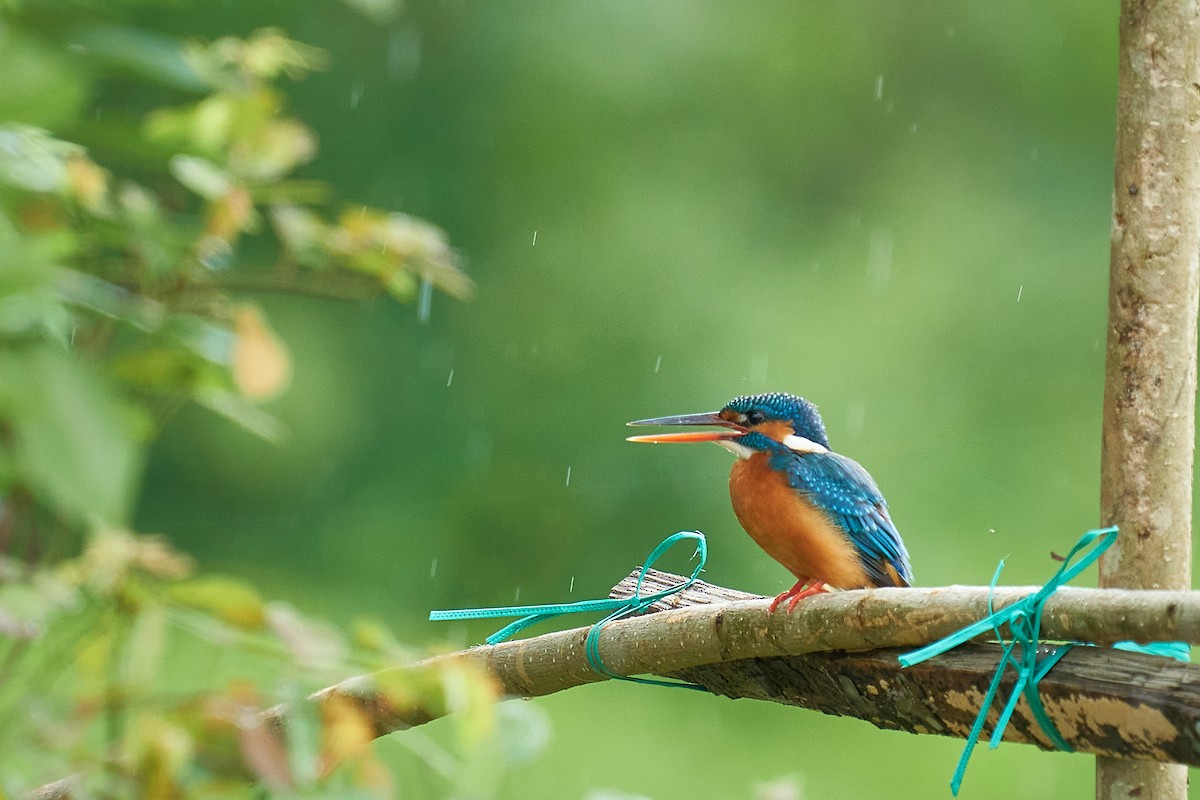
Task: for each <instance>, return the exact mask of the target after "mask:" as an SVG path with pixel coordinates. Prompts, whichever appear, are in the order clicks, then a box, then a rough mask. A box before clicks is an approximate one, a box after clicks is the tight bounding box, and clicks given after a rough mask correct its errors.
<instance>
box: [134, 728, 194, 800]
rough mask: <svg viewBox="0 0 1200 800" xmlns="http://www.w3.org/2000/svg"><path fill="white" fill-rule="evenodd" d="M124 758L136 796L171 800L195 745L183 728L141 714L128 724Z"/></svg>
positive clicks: (182, 777) (178, 791)
mask: <svg viewBox="0 0 1200 800" xmlns="http://www.w3.org/2000/svg"><path fill="white" fill-rule="evenodd" d="M125 750H126V752H125V758H126V759H127V760H128V763H130V764H131V765H132V768H133V773H134V776H135V777H136V778H137V781H138V787H137V796H138V797H142V798H146V800H174V798H177V797H179V796H180V795H181V794H182V789H183V786H182V782H183V780H184V778H185V771H186V770H187V769H188V767H189V764H190V761H191V759H192V756H193V754H194V750H195V745H194V743H193V741H192V737H191V736H190V735H189V734H188V732H187V731H186V730H184V728H183V727H181V726H179V725H176V724H173V723H171V722H169V721H167V720H166V719H164V718H162V717H161V716H158V715H153V714H148V713H142V714H138V715H136V716H135V717H134V718H133V719H132V720H130V722H129V733H128V735H127V737H126V743H125Z"/></svg>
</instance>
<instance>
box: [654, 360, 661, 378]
mask: <svg viewBox="0 0 1200 800" xmlns="http://www.w3.org/2000/svg"><path fill="white" fill-rule="evenodd" d="M661 367H662V356H659V357H658V358H656V359H655V360H654V374H655V375H657V374H658V370H659V368H661Z"/></svg>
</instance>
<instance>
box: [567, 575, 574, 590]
mask: <svg viewBox="0 0 1200 800" xmlns="http://www.w3.org/2000/svg"><path fill="white" fill-rule="evenodd" d="M574 593H575V576H574V575H572V576H571V586H570V588H569V589H567V594H574Z"/></svg>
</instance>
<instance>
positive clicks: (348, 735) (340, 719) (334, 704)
mask: <svg viewBox="0 0 1200 800" xmlns="http://www.w3.org/2000/svg"><path fill="white" fill-rule="evenodd" d="M321 734H322V735H321V763H322V772H324V773H328V772H331V771H332V770H333V769H334V768H335V767H337V766H338V765H339V764H341V763H342V762H344V761H349V760H356V759H360V758H362V757H363V756H366V755H369V754H370V752H371V742H372V741H373V740H374V739H375V726H374V725H373V724H372V722H371V720H370V718H368V717H367V715H366V713H365V712H364V711H363V709H362V708H360V707H359V706H358V704H356V703H355V702H354V701H353V700H351V699H350V698H348V697H345V696H343V695H339V694H333V695H330V696H329V697H326V698H325V699H324V700H323V701H322V702H321Z"/></svg>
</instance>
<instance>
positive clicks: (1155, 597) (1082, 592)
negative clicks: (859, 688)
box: [318, 570, 1200, 752]
mask: <svg viewBox="0 0 1200 800" xmlns="http://www.w3.org/2000/svg"><path fill="white" fill-rule="evenodd" d="M636 574H637V573H636V571H635V572H634V573H632V574H631V575H630V576H629V577H627V578H626V579H625V580H624V581H622V582H621V583H620V584H618V586H616V587H614V590H613V595H614V596H617V597H628V596H629V595H630V594H631V592H632V587H633V583H634V581H635V579H636ZM681 580H682V578H680V577H679V576H677V575H669V574H666V573H659V572H657V571H655V570H651V571H650V572H649V574H648V575H647V578H646V581H645V583H644V584H643V590H644V591H645V592H647V593H649V592H653V591H656V590H657V589H659V588H661V587H662V586H665V585H668V584H671V583H678V582H679V581H681ZM1036 589H1037V587H1024V588H1013V587H998V588H997V589H996V590H995V593H994V603H995V607H996V608H1003V607H1005V606H1007V605H1009V604H1011V603H1013V602H1015V601H1016V600H1018V599H1020V598H1022V597H1025V596H1026V595H1028V594H1030V593H1031V592H1033V591H1036ZM990 593H991V592H990V590H989V589H988V588H987V587H982V586H947V587H942V588H934V589H873V590H870V591H862V590H859V591H852V592H839V593H836V594H824V595H819V596H816V597H811V598H809V599H807V600H805V601H804V602H803V603H802V604H801V605H800V606H798V607H797V608H796V611H795V612H794V613H792V614H788V613H786V612H776V613H774V614H771V613H768V612H767V604H768V601H767V599H765V598H757V596H755V595H748V594H746V593H744V592H738V591H736V590H732V589H724V588H721V587H714V586H711V585H709V584H706V583H704V582H703V581H699V582H697V583H696V584H694V585H693V586H692V587H691V588H689V589H688V590H687V591H685V592H682V593H680V594H678V595H675V596H673V597H670V598H667V599H666V600H664V601H662V602H661V603H660V604H657V605H656V608H655V610H657V609H658V608H663V609H665V610H663V611H662V612H661V613H654V614H648V615H646V616H641V617H635V618H632V619H627V620H620V621H617V622H614V623H611V624H609V625H607V626H606V627H605V628H604V629H603V631H602V633H601V636H600V651H601V654H602V656H603V658H604V664H605V666H607V667H608V668H609V669H611V670H613V671H615V672H617V673H619V674H622V675H641V674H656V675H671V674H677V673H680V671H682V670H688V669H691V668H694V667H702V666H705V665H717V664H722V663H725V662H738V663H739V664H741V665H742V666H733V667H730V669H732V670H734V671H736V670H738V669H741V668H743V667H746V668H749V667H748V666H747V665H748V664H749V662H748V661H747V659H751V660H756V659H767V658H774V657H795V656H804V655H806V654H809V653H829V652H834V651H864V650H875V649H877V648H886V647H893V648H898V647H903V648H908V649H912V648H915V647H919V646H921V645H924V644H928V643H929V642H932V641H935V640H937V639H939V638H941V637H943V636H946V635H948V634H951V633H953V632H955V631H957V630H958V629H959V628H962V627H964V626H965V625H968V624H971V623H974V622H976V621H977V620H979V619H981V618H982V617H984V616H986V614H987V606H988V596H989V594H990ZM744 598H749V599H744ZM587 633H588V629H587V628H575V629H573V630H567V631H560V632H557V633H547V634H543V635H542V636H536V637H533V638H530V639H523V640H519V641H511V642H503V643H501V644H498V645H495V646H479V647H473V648H471V649H469V650H464V651H461V652H458V653H450V654H447V655H444V656H435V657H434V658H431V659H427V660H426V661H424V662H421V663H420V664H417V665H415V666H404V667H397V668H395V669H393V670H385V671H384V672H383V673H379V674H376V675H368V676H363V677H360V678H354V679H352V680H350V681H346V682H344V683H341V684H338V685H336V686H331V687H329V688H328V689H326V690H324V691H323V692H321V693H319V695H318V699H320V698H322V697H328V696H330V695H338V696H342V697H347V698H351V699H353V700H354V701H355V702H356V703H357V704H358V705H359V707H360V708H362V709H363V710H364V712H365V713H366V714H367V716H368V717H369V718H370V719H371V720H372V721H373V724H374V726H375V732H376V735H379V736H382V735H384V734H386V733H389V732H391V731H393V730H397V729H400V728H405V727H411V726H413V725H421V724H423V723H425V722H428V721H430V720H432V719H435V718H437V717H439V716H442V715H443V714H445V713H446V711H447V708H446V705H445V703H443V702H440V701H438V699H437V698H434V699H433V701H432V702H430V701H429V700H425V701H423V702H419V703H415V704H409V705H397V704H396V703H395V702H392V701H390V700H389V699H388V697H387V692H386V691H385V690H384V689H383V688H381V687H385V686H387V685H388V684H393V685H394V684H397V683H400V684H403V683H405V680H404V676H405V675H406V674H408V673H411V672H413V671H414V670H423V671H426V672H428V673H436V672H437V671H438V670H440V669H443V668H445V667H447V666H450V665H460V666H466V667H468V668H471V669H477V670H482V671H484V672H486V673H487V674H489V675H491V676H492V678H493V680H494V681H495V682H496V685H497V687H498V690H499V692H500V694H502V695H505V696H509V697H538V696H542V695H547V694H552V693H554V692H558V691H562V690H564V689H569V688H572V687H575V686H581V685H583V684H586V683H594V682H596V681H601V680H605V677H604V676H603V675H601V674H599V673H598V672H596V671H594V670H593V669H592V667H591V666H590V665H589V663H588V660H587V657H586V654H585V651H584V641H585V639H586V638H587ZM1042 636H1043V638H1045V639H1048V640H1073V641H1090V642H1095V643H1098V644H1112V643H1113V642H1116V641H1122V640H1134V641H1138V642H1149V641H1164V640H1171V641H1187V642H1193V643H1195V642H1200V592H1123V591H1102V590H1099V589H1072V588H1064V589H1061V590H1059V592H1057V593H1056V594H1054V595H1053V596H1052V597H1050V599H1049V600H1048V601H1047V602H1046V605H1045V608H1044V613H1043V617H1042ZM1081 650H1092V649H1091V648H1081ZM1093 652H1094V654H1093V655H1091V656H1082V658H1084V659H1088V658H1092V659H1094V658H1101V659H1102V658H1103V657H1104V656H1105V655H1107V653H1106V651H1100V650H1095V651H1093ZM1124 656H1125V654H1117V658H1118V659H1124ZM842 657H845V656H844V654H843V656H842ZM1068 658H1072V659H1074V658H1076V656H1075V655H1074V654H1071V655H1069V656H1068ZM795 663H800V662H795ZM814 663H816V662H814ZM822 663H824V662H822ZM846 663H847V664H855V663H859V662H854V661H852V660H851V661H847V662H846ZM932 663H933V667H931V669H934V670H936V669H938V665H939V664H940V663H952V662H943V661H942V660H941V659H937V660H935V661H934V662H932ZM1121 663H1125V662H1124V661H1122V662H1121ZM978 666H979V664H978V662H976V667H978ZM1160 667H1161V668H1163V669H1170V668H1173V665H1172V664H1171V662H1169V661H1168V660H1166V659H1160V658H1152V659H1150V660H1148V661H1145V662H1144V666H1143V669H1144V671H1145V672H1146V674H1145V675H1144V676H1143V677H1142V678H1141V679H1139V680H1143V681H1150V682H1151V683H1152V684H1153V683H1154V681H1153V672H1154V670H1155V669H1157V668H1160ZM823 668H824V667H823ZM914 669H915V668H914ZM1056 669H1057V667H1056ZM1087 669H1089V670H1094V669H1095V666H1094V664H1092V663H1091V662H1089V665H1088V666H1087ZM1191 669H1193V670H1197V671H1196V672H1190V673H1188V675H1189V676H1190V677H1187V682H1189V683H1190V684H1200V668H1191ZM994 670H995V663H994V662H993V664H992V668H991V670H990V671H987V670H982V668H980V670H977V672H978V675H977V676H976V677H978V678H979V680H981V681H983V685H984V687H985V688H986V680H984V678H983V675H984V672H986V674H987V677H988V678H990V675H991V673H992V672H994ZM921 674H924V673H921ZM1172 674H1173V675H1174V677H1175V678H1176V679H1179V680H1183V679H1184V678H1182V677H1181V676H1180V675H1179V674H1175V673H1172ZM882 677H884V679H885V680H886V679H888V678H889V677H891V678H896V679H898V680H911V679H905V678H903V677H902V673H900V668H899V664H890V665H889V669H888V670H887V671H886V672H884V673H882ZM960 683H961V685H962V687H963V692H965V693H966V695H967V696H974V695H972V694H971V691H973V690H972V689H970V687H969V685H968V684H969V681H968V679H967V678H966V677H962V678H961V679H960ZM843 684H844V682H843ZM1155 685H1157V684H1155ZM1160 688H1161V687H1160ZM847 691H848V690H847ZM1131 691H1132V690H1129V689H1128V687H1126V693H1129V692H1131ZM982 693H983V692H982V690H980V691H979V692H978V697H977V698H976V706H975V708H976V711H977V710H978V698H980V697H982ZM750 696H757V695H750ZM964 703H965V701H964ZM1195 704H1196V703H1195V702H1193V705H1195ZM967 705H969V704H967ZM964 707H965V706H964ZM845 708H846V710H845V711H844V712H839V713H847V714H851V715H856V714H854V711H853V705H852V704H850V705H847V706H845ZM960 711H961V709H960ZM856 716H857V715H856ZM945 727H946V730H945V731H943V732H946V733H947V734H948V735H956V733H957V731H956V729H955V728H954V726H953V724H947V725H946V726H945ZM913 730H915V728H913ZM963 732H964V733H965V731H963ZM1189 735H1190V734H1189ZM1085 749H1086V748H1085ZM1093 749H1095V748H1093ZM1102 751H1103V752H1111V750H1102Z"/></svg>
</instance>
